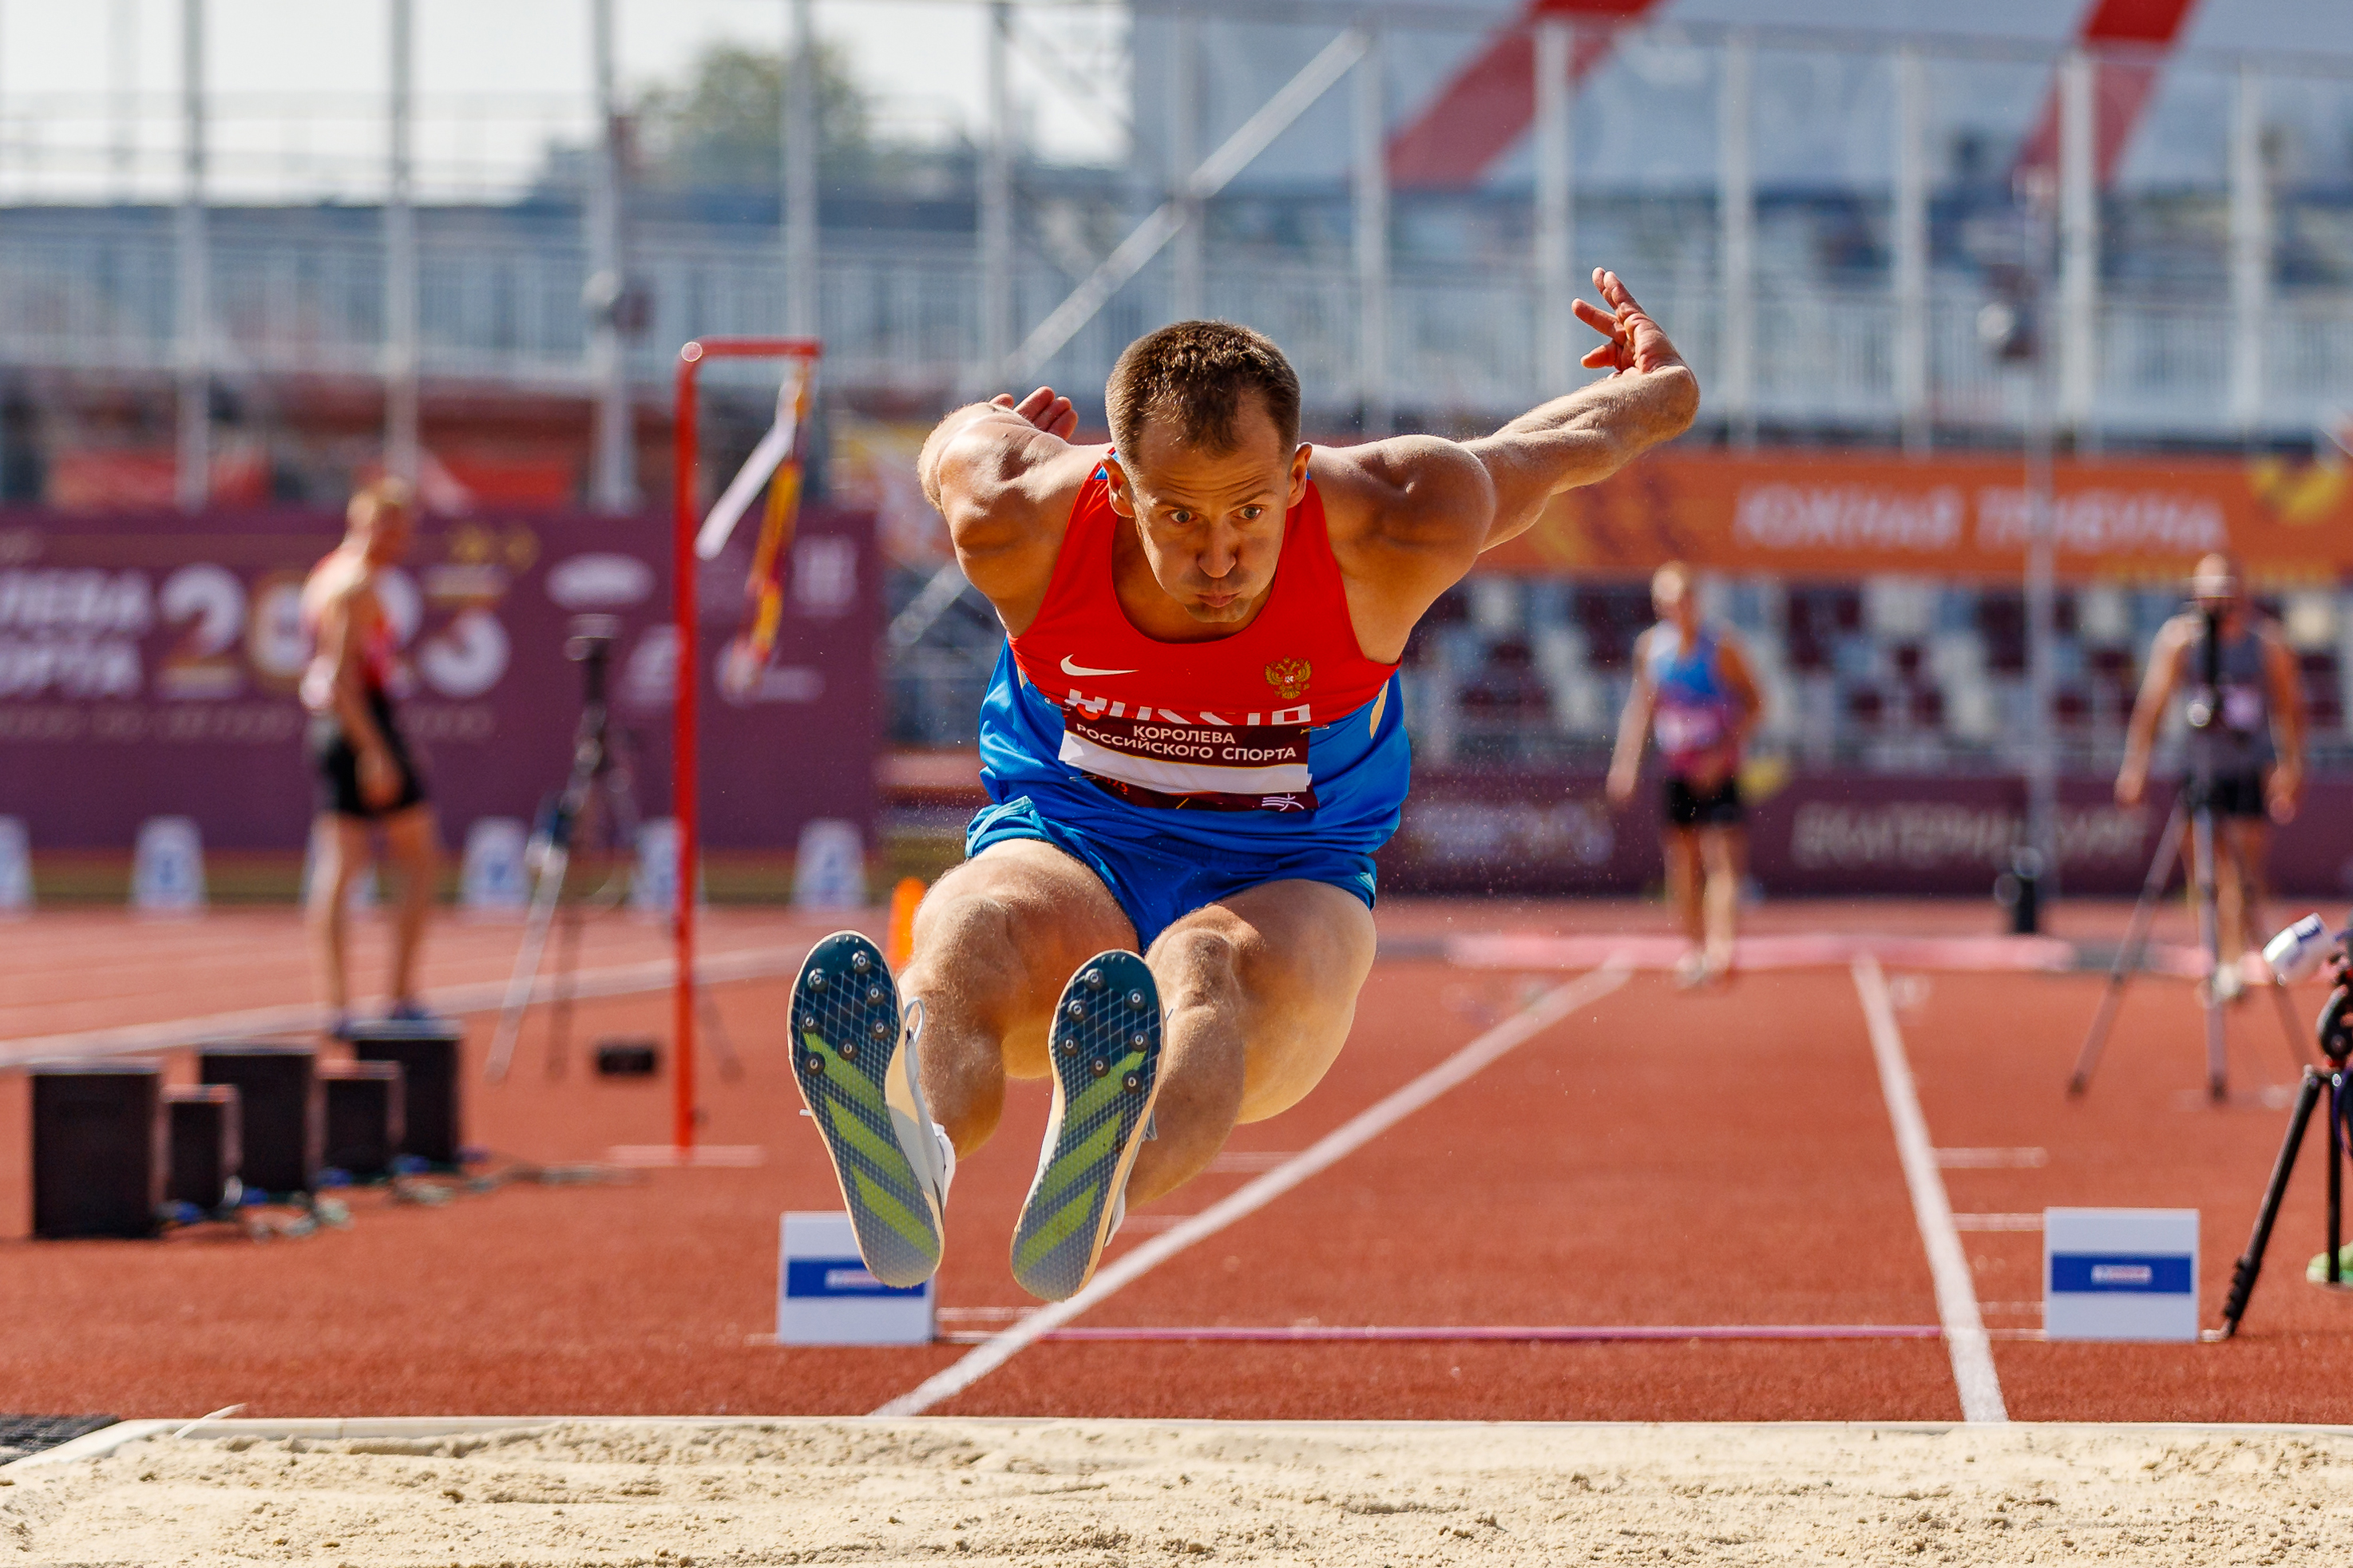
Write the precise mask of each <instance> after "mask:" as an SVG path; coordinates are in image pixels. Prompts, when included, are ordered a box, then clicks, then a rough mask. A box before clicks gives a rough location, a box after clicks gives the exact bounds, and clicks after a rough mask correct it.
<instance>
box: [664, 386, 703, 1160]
mask: <svg viewBox="0 0 2353 1568" xmlns="http://www.w3.org/2000/svg"><path fill="white" fill-rule="evenodd" d="M701 365H702V344H701V343H699V342H691V343H688V344H687V345H686V346H685V347H684V348H682V349H681V350H679V351H678V404H677V411H676V414H675V416H674V417H675V419H676V421H677V423H676V426H675V427H674V428H675V431H676V436H675V440H674V446H673V449H672V454H671V460H672V463H673V465H674V467H675V469H676V471H675V472H674V473H673V475H672V476H671V479H670V489H671V493H672V494H673V495H674V496H675V498H676V510H677V514H678V515H677V521H676V524H675V527H674V533H675V537H674V538H673V540H672V541H671V551H672V556H673V564H672V567H671V570H672V571H673V572H674V573H675V574H677V576H676V581H675V582H673V583H672V584H671V585H670V616H671V619H672V620H674V621H675V622H676V623H677V626H678V676H677V680H678V687H677V692H676V700H675V701H674V703H673V706H672V713H671V725H672V727H671V731H670V810H671V812H672V814H673V815H674V816H676V817H677V818H678V886H677V898H678V902H677V907H676V910H675V912H674V913H673V914H672V916H671V921H672V925H671V931H672V932H673V933H674V936H675V945H676V948H677V963H678V973H677V976H676V979H675V981H674V982H673V985H672V990H671V1003H672V1007H673V1010H674V1012H675V1015H676V1016H675V1017H674V1018H673V1019H672V1031H673V1033H674V1034H675V1035H676V1037H677V1040H678V1044H677V1047H675V1049H674V1050H673V1052H672V1060H671V1063H670V1071H671V1073H672V1075H673V1082H672V1085H671V1091H672V1094H673V1097H674V1111H673V1115H672V1120H671V1126H670V1137H671V1142H673V1143H674V1144H675V1145H676V1146H677V1148H678V1152H679V1153H680V1154H681V1156H683V1155H684V1154H685V1153H687V1152H688V1151H690V1150H691V1149H692V1148H693V1147H694V897H695V892H696V887H695V875H694V870H695V864H696V861H697V860H698V859H699V858H700V857H699V856H698V855H697V854H696V852H695V840H696V837H697V835H696V831H695V829H696V826H697V824H696V802H695V776H694V763H695V757H694V750H695V713H694V700H695V691H696V686H697V677H698V675H699V674H700V673H701V671H700V664H701V657H700V655H699V654H697V652H696V651H695V639H694V630H695V603H694V598H695V595H694V575H695V564H696V563H695V557H694V525H695V510H696V509H695V501H696V500H697V494H696V489H697V487H696V484H695V468H696V450H695V448H696V438H695V437H696V430H695V372H696V371H697V369H699V368H700V367H701Z"/></svg>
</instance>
